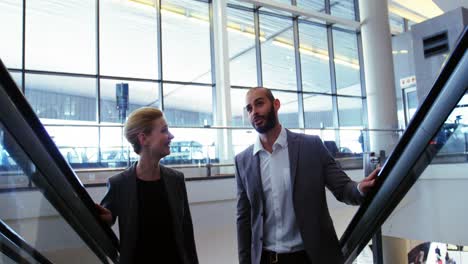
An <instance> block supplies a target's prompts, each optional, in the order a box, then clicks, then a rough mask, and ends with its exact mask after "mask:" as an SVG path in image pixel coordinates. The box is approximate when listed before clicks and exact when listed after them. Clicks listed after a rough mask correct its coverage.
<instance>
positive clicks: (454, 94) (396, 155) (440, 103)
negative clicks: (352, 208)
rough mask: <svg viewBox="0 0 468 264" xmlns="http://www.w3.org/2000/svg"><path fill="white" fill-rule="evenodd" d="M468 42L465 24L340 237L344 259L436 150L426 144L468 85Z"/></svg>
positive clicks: (360, 245) (380, 221)
mask: <svg viewBox="0 0 468 264" xmlns="http://www.w3.org/2000/svg"><path fill="white" fill-rule="evenodd" d="M467 46H468V27H466V28H465V30H464V31H463V33H462V34H461V36H460V38H459V40H458V42H457V45H456V47H455V48H454V50H453V51H452V53H451V55H450V57H449V58H448V60H447V63H446V64H445V66H444V67H443V68H442V70H441V72H440V74H439V76H438V78H437V79H436V81H435V82H434V85H433V87H432V89H431V91H430V92H429V94H428V95H427V97H426V98H425V100H424V102H423V103H422V104H421V106H420V108H419V109H418V111H417V112H416V113H415V115H414V117H413V119H412V121H411V123H410V124H409V125H408V128H407V129H406V130H405V132H404V134H403V135H402V137H401V139H400V140H399V142H398V144H397V146H396V147H395V149H394V150H393V152H392V153H391V155H390V156H389V158H388V160H387V161H386V162H385V164H384V165H383V166H382V169H381V171H380V173H379V176H378V178H377V181H376V187H375V189H374V190H372V191H371V192H370V193H369V194H368V195H367V197H366V199H365V200H364V202H363V204H362V205H361V207H360V208H359V209H358V211H357V213H356V214H355V215H354V217H353V219H352V220H351V223H350V224H349V225H348V227H347V229H346V230H345V232H344V234H343V236H342V237H341V239H340V245H341V247H342V252H343V254H344V255H345V258H346V261H347V263H350V262H352V260H353V259H354V258H355V257H356V256H357V254H358V253H359V252H360V251H361V250H362V249H363V248H364V247H365V246H366V244H367V243H368V241H369V240H370V239H371V237H372V235H373V234H374V233H375V231H376V230H377V229H378V228H379V227H380V226H381V225H382V224H383V223H384V222H385V220H386V218H387V217H388V216H389V215H390V213H391V212H392V211H393V210H394V209H395V207H396V206H397V205H398V204H399V202H400V201H401V200H402V199H403V197H404V196H405V194H406V193H407V192H408V191H409V189H410V188H411V186H412V185H413V184H414V183H415V182H416V180H417V178H418V177H419V175H420V174H421V173H422V171H423V170H424V169H425V168H426V167H427V166H428V164H429V162H430V160H431V159H432V158H433V157H434V156H435V153H436V152H435V151H431V152H430V153H428V152H427V150H426V146H428V144H429V142H430V140H431V139H432V138H433V137H434V136H435V134H436V133H437V131H438V130H439V129H440V127H441V126H442V125H443V123H444V121H445V120H446V118H447V117H448V115H449V114H450V112H451V111H452V109H453V108H454V107H455V106H456V104H457V103H458V101H459V100H460V99H461V97H462V96H463V95H464V94H465V92H466V89H467V88H468V87H467V83H468V81H467V82H465V81H464V80H465V79H466V78H467V77H465V76H466V74H467V72H468V71H464V70H460V68H461V67H466V64H467V63H468V62H467V60H468V59H467V57H468V54H467V53H466V49H467ZM463 69H465V68H463ZM460 80H463V81H460ZM457 84H459V85H457ZM425 150H426V152H424V151H425ZM383 198H385V199H386V200H383ZM379 199H382V200H379ZM377 205H380V207H379V206H377Z"/></svg>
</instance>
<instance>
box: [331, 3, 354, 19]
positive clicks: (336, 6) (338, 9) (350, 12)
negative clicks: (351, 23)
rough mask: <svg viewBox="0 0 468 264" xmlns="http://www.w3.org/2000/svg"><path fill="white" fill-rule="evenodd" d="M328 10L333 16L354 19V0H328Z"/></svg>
mask: <svg viewBox="0 0 468 264" xmlns="http://www.w3.org/2000/svg"><path fill="white" fill-rule="evenodd" d="M330 11H331V14H332V15H333V16H338V17H342V18H346V19H351V20H355V13H354V0H330Z"/></svg>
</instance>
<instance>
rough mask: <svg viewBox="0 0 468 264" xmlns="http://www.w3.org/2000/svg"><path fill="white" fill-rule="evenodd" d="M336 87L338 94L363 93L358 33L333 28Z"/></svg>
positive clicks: (358, 94)
mask: <svg viewBox="0 0 468 264" xmlns="http://www.w3.org/2000/svg"><path fill="white" fill-rule="evenodd" d="M333 43H334V45H333V47H334V52H335V58H334V62H335V72H336V88H337V93H338V94H346V95H357V96H360V95H361V77H360V72H359V68H360V66H359V60H358V50H357V38H356V34H351V33H347V32H343V31H340V30H337V29H333Z"/></svg>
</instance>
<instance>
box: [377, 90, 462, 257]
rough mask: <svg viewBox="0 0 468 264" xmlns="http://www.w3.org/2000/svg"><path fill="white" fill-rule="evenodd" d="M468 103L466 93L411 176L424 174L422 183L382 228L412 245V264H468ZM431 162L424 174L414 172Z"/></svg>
mask: <svg viewBox="0 0 468 264" xmlns="http://www.w3.org/2000/svg"><path fill="white" fill-rule="evenodd" d="M467 103H468V96H467V95H466V94H465V96H464V97H463V98H462V99H461V100H460V101H459V102H458V105H457V106H456V107H455V108H454V109H453V110H452V112H451V114H450V115H449V117H448V118H447V119H446V120H445V122H444V124H443V125H442V127H441V128H440V129H439V131H438V133H437V134H436V135H435V136H434V138H433V139H432V140H431V141H430V142H429V143H428V144H427V145H426V148H425V152H424V153H423V155H421V157H420V158H419V161H418V163H417V164H419V165H416V166H414V167H413V169H412V171H410V172H409V173H410V174H409V175H408V177H410V176H411V177H418V176H419V178H417V179H418V180H417V181H416V183H415V184H414V185H413V186H412V187H411V189H410V190H409V191H408V193H406V195H405V197H403V199H402V200H401V201H400V203H399V204H398V206H397V207H396V208H395V210H394V211H393V212H392V214H391V215H390V216H389V218H388V219H387V220H386V221H385V223H384V224H383V225H382V233H384V234H386V235H387V236H392V237H396V236H398V237H399V238H401V239H403V241H404V242H405V244H406V245H408V248H407V251H408V252H409V254H408V258H409V259H408V262H409V263H411V262H414V261H415V260H416V259H418V258H419V259H421V258H423V259H424V260H427V261H426V263H441V262H439V260H440V261H443V262H442V263H454V262H453V261H456V263H464V262H463V256H467V255H468V254H466V253H467V252H463V251H462V250H463V244H464V243H463V241H464V240H463V239H462V240H457V238H460V237H464V234H465V229H466V228H465V226H466V225H465V223H466V222H467V221H468V217H467V215H466V213H465V212H466V204H467V202H468V201H467V198H466V189H467V188H468V178H467V174H466V171H467V169H468V163H467V154H466V153H467V149H468V148H467V147H468V143H467V142H468V140H467V139H468V130H467V127H468V119H467V117H468V110H467ZM434 155H435V156H434ZM432 157H434V158H433V159H432ZM431 159H432V160H431ZM429 162H430V163H429ZM427 163H429V164H428V166H427V167H426V168H425V170H424V171H423V172H422V173H421V174H420V175H418V174H416V173H415V172H414V171H417V169H416V167H420V166H425V164H427ZM408 219H411V221H408ZM397 234H398V235H397ZM454 243H455V244H456V245H448V244H454ZM384 250H385V249H384ZM384 254H385V253H384ZM460 256H462V258H459V257H460Z"/></svg>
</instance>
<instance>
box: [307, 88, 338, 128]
mask: <svg viewBox="0 0 468 264" xmlns="http://www.w3.org/2000/svg"><path fill="white" fill-rule="evenodd" d="M303 97H304V116H305V127H306V128H324V127H333V126H334V120H335V118H336V117H335V116H334V113H333V104H332V96H324V95H316V94H303Z"/></svg>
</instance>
